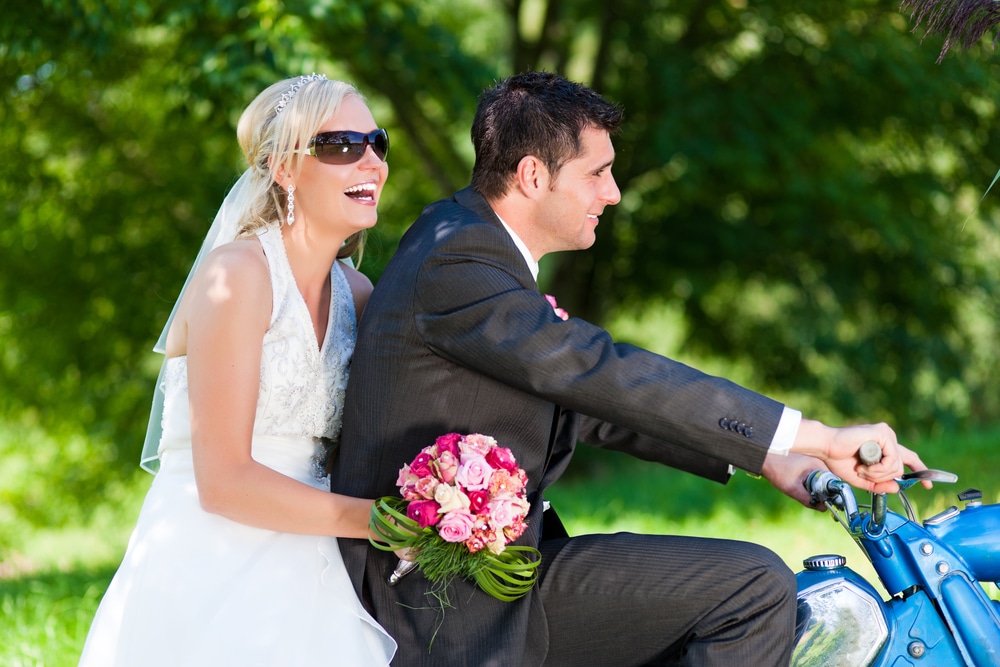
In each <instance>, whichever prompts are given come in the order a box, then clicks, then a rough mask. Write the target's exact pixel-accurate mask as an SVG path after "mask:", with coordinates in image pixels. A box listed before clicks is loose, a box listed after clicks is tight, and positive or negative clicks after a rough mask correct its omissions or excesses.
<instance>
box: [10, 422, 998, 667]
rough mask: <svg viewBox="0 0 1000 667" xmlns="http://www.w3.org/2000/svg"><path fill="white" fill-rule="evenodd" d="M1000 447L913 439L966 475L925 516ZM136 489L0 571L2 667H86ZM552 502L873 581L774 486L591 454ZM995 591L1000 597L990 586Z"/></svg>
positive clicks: (599, 528) (590, 521) (858, 559)
mask: <svg viewBox="0 0 1000 667" xmlns="http://www.w3.org/2000/svg"><path fill="white" fill-rule="evenodd" d="M998 438H1000V429H994V430H990V431H981V432H976V433H970V434H963V435H961V436H954V437H952V436H948V437H941V438H936V439H934V440H933V441H926V442H913V441H908V444H910V445H911V446H912V447H914V448H915V449H917V450H918V451H919V452H920V454H921V456H922V458H923V460H924V462H925V463H927V464H928V465H929V466H930V467H932V468H942V469H946V470H950V471H952V472H956V473H958V475H959V482H958V484H953V485H945V484H940V485H938V486H936V487H935V488H934V489H933V490H932V491H926V490H924V489H922V488H921V487H914V488H913V489H911V490H910V493H909V497H910V500H911V501H912V502H913V504H914V505H915V507H916V509H917V513H918V515H919V516H920V517H928V516H930V515H931V514H933V513H936V512H937V511H939V510H941V509H944V508H946V507H948V506H949V505H952V504H956V502H957V501H956V499H955V495H956V494H957V493H958V492H960V491H963V490H965V489H966V488H968V487H970V486H974V487H976V488H979V489H981V490H983V492H984V502H998V501H1000V489H998V488H997V486H996V484H995V483H993V480H994V479H995V473H994V472H992V471H991V470H990V469H989V465H988V464H989V463H990V462H992V461H993V460H995V458H996V454H995V453H994V452H995V451H996V445H995V443H996V442H997V439H998ZM143 474H144V473H143ZM132 486H133V487H134V491H133V492H132V496H131V497H130V500H129V501H128V502H127V503H126V505H125V506H119V507H116V508H113V509H109V510H108V511H107V512H104V513H98V515H97V517H96V518H95V521H94V524H93V525H91V526H84V527H78V528H74V529H67V530H60V531H36V532H35V533H31V534H30V535H29V536H28V537H27V538H25V540H24V547H23V549H21V551H19V552H18V554H17V555H16V556H15V555H12V554H8V555H7V556H6V557H5V560H4V561H3V562H0V616H2V619H3V622H2V623H0V667H71V666H74V665H76V663H77V659H78V657H79V653H80V649H81V647H82V645H83V641H84V638H85V637H86V633H87V629H88V627H89V625H90V620H91V618H92V616H93V614H94V611H95V609H96V607H97V603H98V602H99V600H100V598H101V596H102V595H103V593H104V590H105V588H106V587H107V584H108V582H109V581H110V579H111V576H112V575H113V574H114V570H115V568H116V566H117V564H118V561H119V559H120V558H121V554H122V553H123V552H124V549H125V544H126V542H127V539H128V534H129V531H130V529H131V525H132V524H133V523H134V521H135V517H136V515H137V514H138V509H139V504H140V503H141V500H142V494H143V493H144V489H145V488H146V487H147V486H148V481H147V478H139V481H138V482H137V483H136V484H134V485H132ZM548 496H549V499H550V500H551V501H552V502H553V504H554V505H555V506H556V507H557V508H558V509H559V512H560V515H561V516H562V518H563V520H564V522H565V523H566V525H567V527H568V528H569V530H570V532H571V533H573V534H581V533H585V532H601V533H604V532H616V531H623V530H624V531H633V532H645V533H665V534H684V535H700V536H705V537H726V538H737V539H744V540H749V541H753V542H758V543H761V544H764V545H766V546H768V547H770V548H771V549H773V550H774V551H776V552H777V553H778V554H779V555H781V557H782V558H783V559H784V560H785V562H786V563H788V565H789V566H790V567H791V568H792V569H793V570H795V571H798V570H800V569H802V559H803V558H805V557H808V556H811V555H814V554H818V553H840V554H842V555H845V556H847V558H848V565H850V566H851V567H853V568H854V569H855V570H857V571H858V572H860V573H861V574H862V575H864V576H866V577H873V575H872V572H871V569H870V566H869V565H868V563H867V561H866V560H865V558H864V556H863V554H862V553H861V551H860V550H859V549H858V548H857V547H856V546H855V545H854V543H853V541H851V539H850V538H849V537H848V536H847V535H846V533H845V532H844V531H843V529H841V528H840V526H839V525H837V524H835V523H834V522H833V521H832V520H831V519H830V516H829V515H828V514H820V513H817V512H813V511H810V510H807V509H805V508H803V507H801V506H800V505H798V504H797V503H794V502H793V501H791V500H789V499H788V498H786V497H785V496H783V495H782V494H780V493H778V492H777V491H775V490H774V489H772V488H771V487H770V485H769V484H768V483H767V482H766V481H764V480H758V479H752V478H750V477H747V476H745V475H742V474H738V475H737V476H736V477H734V478H733V480H732V481H731V482H730V483H729V484H728V485H726V486H722V485H719V484H714V483H710V482H705V481H703V480H700V479H696V478H693V477H691V476H690V475H684V474H680V473H677V472H675V471H672V470H668V469H664V468H662V467H660V466H656V465H653V464H648V463H643V462H638V461H633V460H631V459H630V458H628V457H626V456H623V455H619V454H614V453H611V454H609V453H605V452H594V451H589V450H583V451H581V452H580V454H579V455H578V456H577V457H576V459H575V460H574V463H573V467H572V468H571V469H570V471H569V473H568V474H567V475H566V476H565V477H564V478H563V479H562V480H560V481H559V483H558V484H557V485H556V486H555V487H554V488H552V489H551V491H550V493H549V494H548ZM890 506H891V507H893V508H894V509H898V508H899V505H898V503H890ZM873 583H874V582H873ZM990 592H991V593H992V594H993V595H996V589H995V588H994V587H993V586H992V585H990Z"/></svg>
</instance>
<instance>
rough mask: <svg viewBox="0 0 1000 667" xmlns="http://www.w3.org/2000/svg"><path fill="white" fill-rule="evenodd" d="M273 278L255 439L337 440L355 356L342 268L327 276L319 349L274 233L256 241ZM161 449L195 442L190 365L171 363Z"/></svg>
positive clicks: (351, 315) (271, 230)
mask: <svg viewBox="0 0 1000 667" xmlns="http://www.w3.org/2000/svg"><path fill="white" fill-rule="evenodd" d="M258 238H259V239H260V243H261V246H262V247H263V249H264V255H265V256H266V257H267V263H268V267H269V269H270V272H271V292H272V304H273V306H272V311H271V322H270V325H269V327H268V329H267V332H265V334H264V342H263V354H262V356H261V364H260V393H259V396H258V399H257V413H256V419H255V422H254V428H253V432H254V435H255V436H299V437H302V436H305V437H313V438H316V437H322V438H329V439H332V440H334V441H336V440H338V439H339V437H340V425H341V420H342V418H343V407H344V391H345V389H346V387H347V375H348V370H349V367H350V363H351V355H352V353H353V350H354V340H355V336H356V318H355V313H354V299H353V296H352V294H351V289H350V285H349V284H348V282H347V278H346V277H345V275H344V273H343V270H342V269H341V267H340V266H339V264H340V263H339V262H335V263H334V267H333V269H332V270H331V272H330V320H329V322H328V324H327V328H326V338H325V340H324V341H323V344H322V347H317V345H316V335H315V333H314V330H313V326H312V320H311V319H310V317H309V312H308V310H307V308H306V304H305V301H304V299H303V298H302V295H301V294H300V293H299V290H298V287H297V286H296V284H295V279H294V277H293V276H292V269H291V266H290V265H289V263H288V257H287V256H286V254H285V246H284V244H283V243H282V241H281V232H280V230H278V229H276V228H269V229H265V230H262V231H261V232H260V233H259V234H258ZM164 383H165V386H164V394H165V398H164V407H163V437H162V439H161V444H160V448H161V449H163V448H164V447H165V446H167V447H169V446H171V444H174V443H178V442H183V441H190V437H191V420H190V414H189V407H188V395H187V359H186V357H175V358H172V359H170V360H169V361H168V365H167V371H166V376H165V380H164Z"/></svg>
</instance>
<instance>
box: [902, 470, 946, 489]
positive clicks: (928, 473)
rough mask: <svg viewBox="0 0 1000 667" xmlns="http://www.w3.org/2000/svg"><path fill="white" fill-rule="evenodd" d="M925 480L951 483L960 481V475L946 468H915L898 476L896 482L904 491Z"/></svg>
mask: <svg viewBox="0 0 1000 667" xmlns="http://www.w3.org/2000/svg"><path fill="white" fill-rule="evenodd" d="M924 480H930V481H931V482H941V483H943V484H951V483H954V482H957V481H958V475H956V474H955V473H953V472H946V471H944V470H914V471H913V472H908V473H905V474H904V475H903V476H902V477H897V478H896V480H895V481H896V484H899V489H900V491H902V490H904V489H908V488H910V487H911V486H913V485H914V484H916V483H917V482H922V481H924Z"/></svg>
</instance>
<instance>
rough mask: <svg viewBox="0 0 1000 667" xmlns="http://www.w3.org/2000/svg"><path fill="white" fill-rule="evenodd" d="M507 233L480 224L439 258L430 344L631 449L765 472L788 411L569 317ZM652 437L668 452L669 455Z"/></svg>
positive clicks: (422, 325)
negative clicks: (559, 312) (609, 427)
mask: <svg viewBox="0 0 1000 667" xmlns="http://www.w3.org/2000/svg"><path fill="white" fill-rule="evenodd" d="M504 235H505V232H504V231H503V230H502V229H501V228H498V227H495V226H493V225H485V224H484V225H472V226H469V227H466V228H464V229H462V230H461V231H459V232H458V233H456V234H454V235H453V236H451V237H449V239H447V240H446V241H444V242H443V243H441V244H440V245H439V246H438V248H437V249H436V251H435V252H433V253H431V254H429V255H428V257H427V260H426V261H425V262H424V264H423V266H422V268H421V270H420V272H419V274H418V278H417V280H418V289H416V290H415V294H416V295H418V296H417V297H416V302H415V303H414V317H415V318H416V321H415V324H416V328H417V331H418V332H419V335H420V336H422V337H423V339H424V342H425V344H426V345H427V346H428V347H430V348H431V349H432V350H434V352H435V353H436V354H439V355H441V356H443V357H445V358H447V359H449V360H451V361H453V362H454V363H457V364H460V365H463V366H466V367H468V368H472V369H474V370H476V371H477V372H480V373H483V374H485V375H487V376H489V377H492V378H494V379H496V380H498V381H501V382H504V383H506V384H508V385H510V386H512V387H515V388H517V389H519V390H520V391H524V392H527V393H529V394H532V395H534V396H537V397H541V398H544V399H546V400H548V401H551V402H552V403H555V404H557V405H560V406H562V407H563V408H566V409H570V410H574V411H576V412H578V413H580V414H581V415H590V416H591V417H592V418H594V419H597V420H599V421H604V422H608V423H609V424H614V425H617V426H619V427H623V428H624V429H627V430H630V431H634V432H635V433H636V434H637V435H636V438H635V439H633V440H632V441H631V442H629V441H627V439H626V440H623V441H621V443H622V447H621V449H622V451H629V452H630V453H634V454H636V455H638V456H641V457H642V458H648V459H652V460H662V459H663V458H664V454H665V452H666V451H667V450H672V449H673V448H680V449H681V450H686V451H687V454H686V456H688V458H689V459H690V457H691V456H707V457H709V458H711V459H714V460H715V461H717V462H727V463H731V464H733V465H735V466H737V467H739V468H742V469H744V470H749V471H751V472H756V471H759V470H760V466H761V465H762V463H763V460H764V456H765V455H766V453H767V448H768V445H769V444H770V442H771V438H772V437H773V435H774V431H775V429H776V428H777V423H778V420H779V418H780V415H781V409H782V406H781V404H780V403H777V402H776V401H773V400H771V399H769V398H767V397H765V396H762V395H760V394H757V393H755V392H752V391H749V390H747V389H744V388H742V387H739V386H738V385H736V384H734V383H732V382H729V381H728V380H724V379H721V378H716V377H712V376H709V375H706V374H704V373H701V372H700V371H697V370H695V369H693V368H690V367H688V366H686V365H684V364H681V363H679V362H676V361H673V360H670V359H667V358H666V357H662V356H660V355H656V354H654V353H652V352H649V351H646V350H643V349H640V348H638V347H635V346H632V345H627V344H622V343H615V342H614V341H613V340H612V339H611V336H610V335H609V334H608V333H607V332H606V331H604V330H603V329H601V328H600V327H597V326H595V325H593V324H590V323H588V322H586V321H584V320H580V319H577V318H571V319H570V320H568V321H563V320H561V319H559V318H558V317H556V315H555V313H554V312H553V310H552V307H551V306H550V305H549V303H548V302H547V301H546V300H545V298H544V296H542V295H541V294H539V292H538V291H537V288H535V286H534V283H533V282H532V281H531V280H530V274H528V277H527V279H525V276H524V274H526V273H527V269H526V267H523V264H524V262H523V259H522V258H520V256H519V255H517V254H516V252H517V251H516V248H514V247H513V244H512V243H511V242H510V239H509V238H505V236H504ZM511 267H514V268H511ZM521 269H523V271H521ZM733 425H738V428H734V427H733ZM638 436H646V438H639V437H638ZM652 441H660V442H661V443H662V446H664V447H665V448H666V449H665V450H664V451H663V452H659V453H658V452H657V451H655V449H656V447H655V446H654V445H652V444H651V443H652ZM640 444H641V447H640V446H639V445H640Z"/></svg>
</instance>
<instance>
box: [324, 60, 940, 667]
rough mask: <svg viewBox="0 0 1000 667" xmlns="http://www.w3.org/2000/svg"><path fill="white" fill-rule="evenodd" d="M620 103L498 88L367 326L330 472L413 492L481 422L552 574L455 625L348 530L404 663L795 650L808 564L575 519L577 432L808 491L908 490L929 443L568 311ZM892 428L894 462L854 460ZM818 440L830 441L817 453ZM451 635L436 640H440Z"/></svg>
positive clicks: (479, 603)
mask: <svg viewBox="0 0 1000 667" xmlns="http://www.w3.org/2000/svg"><path fill="white" fill-rule="evenodd" d="M621 119H622V114H621V111H620V109H619V108H618V107H616V106H615V105H613V104H611V103H609V102H608V101H606V100H604V99H603V98H602V97H600V96H599V95H598V94H597V93H595V92H593V91H591V90H589V89H587V88H585V87H584V86H582V85H579V84H575V83H571V82H569V81H566V80H565V79H563V78H561V77H559V76H557V75H554V74H548V73H538V72H532V73H527V74H522V75H518V76H515V77H511V78H509V79H507V80H505V81H503V82H501V83H499V84H498V85H496V86H495V87H494V88H492V89H490V90H487V91H486V92H485V93H484V94H483V95H482V97H481V98H480V101H479V106H478V109H477V112H476V116H475V120H474V122H473V126H472V140H473V144H474V147H475V151H476V163H475V167H474V169H473V174H472V184H471V187H469V188H466V189H464V190H462V191H460V192H458V193H456V194H455V195H454V196H453V197H451V198H450V199H445V200H442V201H439V202H436V203H434V204H432V205H430V206H428V207H427V208H426V209H425V210H424V212H423V214H422V215H421V216H420V218H419V219H418V220H417V221H416V222H415V223H414V225H413V226H412V227H411V228H410V230H409V231H408V232H407V233H406V235H405V236H404V237H403V239H402V241H401V243H400V246H399V250H398V251H397V253H396V255H395V257H394V258H393V259H392V261H391V262H390V263H389V265H388V267H387V268H386V270H385V273H384V274H383V275H382V277H381V278H380V279H379V281H378V285H377V287H376V288H375V292H374V293H373V295H372V297H371V300H370V302H369V303H368V305H367V307H366V309H365V314H364V317H363V319H362V321H361V324H360V330H359V333H358V341H357V348H356V350H355V353H354V360H353V363H352V369H351V379H350V384H349V386H348V389H347V401H346V404H345V408H344V410H345V413H344V426H343V433H342V437H341V445H340V449H341V451H340V454H339V455H338V463H337V465H336V466H335V468H334V473H333V483H332V489H333V491H335V492H338V493H345V494H349V495H354V496H362V497H367V498H373V497H378V496H382V495H398V489H397V488H396V478H397V473H398V470H399V468H400V467H402V465H403V464H404V463H407V462H409V461H411V460H412V459H413V457H414V456H415V455H416V454H417V452H418V451H419V450H420V449H421V448H423V447H425V446H427V445H430V444H432V443H433V442H434V440H435V438H436V437H437V436H439V435H442V434H445V433H449V432H457V433H484V434H488V435H492V436H493V437H495V438H496V440H497V442H498V443H499V444H500V445H502V446H505V447H509V448H510V449H511V450H512V451H513V452H514V455H515V456H516V457H517V460H518V462H519V464H520V465H521V466H522V467H523V468H524V469H525V471H526V472H527V474H528V479H529V488H528V491H529V494H530V495H529V498H528V500H529V501H530V502H531V511H530V515H529V517H528V529H527V531H526V532H525V533H524V535H523V536H522V537H521V538H520V539H519V540H518V541H517V544H525V545H531V546H536V547H537V548H538V549H539V550H540V551H541V553H542V565H541V569H540V575H539V579H538V583H537V585H536V586H535V588H534V589H533V590H532V591H531V592H530V593H529V594H528V595H527V596H526V597H524V598H522V599H520V600H518V601H516V602H510V603H506V602H500V601H498V600H496V599H494V598H492V597H490V596H489V595H486V594H485V593H482V592H481V591H479V590H478V589H477V588H476V587H475V585H474V584H470V583H467V582H464V581H459V582H456V583H454V584H453V586H452V588H451V590H450V595H449V599H450V603H451V605H452V606H451V607H450V608H448V609H446V610H445V613H444V617H443V622H442V624H441V626H440V628H439V629H437V631H436V635H435V628H436V626H437V623H438V622H439V621H440V619H439V617H438V614H437V610H436V609H434V601H433V600H432V599H429V598H428V596H427V591H428V589H429V584H428V581H427V580H426V579H425V578H424V577H423V575H422V574H420V573H419V571H415V572H413V573H411V574H409V575H407V576H406V577H404V578H403V579H402V580H401V581H400V582H399V583H398V584H397V585H396V586H394V587H390V586H389V585H388V584H387V583H386V580H387V577H388V576H389V574H390V573H391V572H392V570H393V567H394V566H395V565H396V562H397V560H396V558H395V556H393V554H391V553H385V552H381V551H378V550H376V549H373V548H370V547H369V546H368V544H367V543H366V542H364V541H359V540H341V541H340V544H341V550H342V553H343V555H344V561H345V563H346V565H347V568H348V571H349V573H350V576H351V578H352V580H353V581H354V584H355V587H356V588H357V590H358V593H359V595H360V597H361V599H362V600H363V601H364V603H365V605H366V606H367V607H368V609H369V610H370V611H371V612H372V613H373V615H374V616H375V618H376V619H377V620H378V621H379V623H381V624H382V625H383V626H384V627H385V629H386V630H387V631H388V632H389V633H390V634H392V636H393V637H394V638H395V639H396V640H397V641H398V642H399V652H398V654H397V657H396V660H395V661H394V664H395V665H427V666H431V665H433V666H435V667H440V666H442V665H444V666H449V665H453V666H455V667H470V666H473V665H474V666H476V667H480V666H487V665H489V666H493V665H497V666H501V665H502V666H507V665H509V666H511V667H523V666H534V665H542V664H544V665H572V666H574V667H580V666H584V665H602V666H603V665H615V666H624V665H650V664H671V663H674V662H678V661H679V662H680V663H681V664H688V665H787V664H788V661H789V656H790V654H791V649H792V635H793V626H794V622H795V580H794V577H793V576H792V573H791V571H790V570H789V569H788V568H787V567H786V566H785V565H784V564H783V563H782V561H781V560H780V559H779V558H778V557H777V556H776V555H775V554H773V553H771V552H770V551H768V550H767V549H764V548H762V547H760V546H757V545H754V544H749V543H744V542H737V541H730V540H710V539H704V538H689V537H677V536H663V535H633V534H624V533H619V534H616V535H584V536H580V537H568V536H567V535H566V533H565V531H564V530H563V529H562V526H561V524H560V522H559V521H558V519H557V518H556V517H555V515H554V513H553V512H552V511H551V510H550V511H544V512H543V509H544V507H545V505H546V503H545V502H544V490H545V488H546V487H547V486H549V485H550V484H552V483H553V482H554V481H555V480H556V479H558V478H559V476H560V475H561V474H562V473H563V471H564V470H565V469H566V466H567V465H568V463H569V460H570V457H571V456H572V454H573V449H574V447H575V446H576V444H577V443H578V442H582V443H585V444H588V445H594V446H597V447H604V448H607V449H614V450H619V451H623V452H627V453H629V454H632V455H634V456H637V457H639V458H642V459H647V460H650V461H656V462H659V463H663V464H665V465H669V466H672V467H675V468H679V469H681V470H686V471H688V472H691V473H694V474H697V475H700V476H702V477H706V478H709V479H713V480H716V481H719V482H723V483H725V482H726V480H727V479H728V478H729V476H730V474H731V470H732V466H735V467H736V468H740V469H743V470H746V471H748V472H751V473H755V474H757V473H763V475H764V476H765V477H767V478H768V480H769V481H770V482H771V483H772V484H774V485H775V486H776V487H778V488H779V489H781V490H782V491H784V492H786V493H787V494H789V495H791V496H792V497H794V498H796V499H797V500H799V501H801V502H803V503H807V502H808V498H807V497H806V495H805V492H804V491H803V490H802V484H801V482H802V479H803V478H804V476H805V474H806V472H807V471H808V470H811V469H815V468H820V467H824V466H828V467H829V468H830V469H832V470H833V471H834V472H836V473H837V474H838V475H840V476H841V477H843V478H844V479H846V480H847V481H849V482H850V483H852V484H855V485H857V486H859V487H861V488H868V489H872V488H874V487H875V486H876V483H877V484H878V487H879V489H880V490H894V489H895V484H894V483H893V482H892V481H891V480H892V478H893V477H897V476H899V475H900V474H901V473H902V471H903V465H904V463H905V464H907V465H910V466H913V467H917V468H922V467H923V465H922V464H921V463H920V460H919V458H917V457H916V455H914V454H913V453H912V452H909V451H908V450H906V449H904V448H902V447H900V446H899V445H898V444H897V443H896V437H895V434H894V433H893V432H892V430H891V429H890V428H889V427H888V426H886V425H884V424H880V425H874V426H859V427H851V428H845V429H835V428H831V427H828V426H825V425H823V424H820V423H819V422H815V421H811V420H804V419H802V418H801V415H800V414H799V413H798V412H796V411H794V410H791V409H788V408H785V407H784V406H782V405H781V404H780V403H777V402H775V401H773V400H771V399H769V398H766V397H764V396H761V395H759V394H756V393H754V392H752V391H749V390H747V389H743V388H741V387H739V386H737V385H735V384H733V383H731V382H729V381H727V380H723V379H720V378H715V377H710V376H707V375H704V374H702V373H700V372H698V371H696V370H694V369H691V368H689V367H686V366H684V365H682V364H680V363H677V362H674V361H671V360H669V359H666V358H664V357H661V356H658V355H655V354H653V353H651V352H647V351H645V350H642V349H639V348H636V347H633V346H630V345H625V344H620V343H615V342H614V341H613V340H612V339H611V337H610V335H609V334H608V333H607V332H605V331H603V330H602V329H600V328H599V327H597V326H594V325H593V324H590V323H588V322H585V321H583V320H580V319H575V318H570V319H568V320H564V319H562V317H560V314H558V313H556V312H555V310H554V307H553V305H551V304H550V303H549V301H548V300H547V299H546V298H545V296H544V295H542V294H540V293H539V291H538V288H537V286H536V284H535V280H536V276H537V271H538V260H539V259H540V258H541V257H542V256H543V255H546V254H547V253H550V252H556V251H560V250H576V249H584V248H588V247H589V246H590V245H591V244H593V243H594V239H595V228H596V227H597V223H598V220H599V217H600V215H601V213H602V212H603V211H604V209H605V207H607V206H613V205H614V204H617V203H618V201H619V198H620V193H619V190H618V186H617V185H616V184H615V180H614V178H613V177H612V175H611V166H612V163H613V162H614V156H615V152H614V148H613V146H612V143H611V135H612V134H613V133H614V132H615V131H616V130H617V129H618V126H619V124H620V123H621ZM865 440H876V441H877V442H878V443H879V444H880V445H881V446H882V449H883V455H884V458H883V461H882V462H881V463H880V464H877V465H875V466H871V467H862V466H860V465H858V464H857V461H856V459H855V458H854V456H855V453H856V452H857V450H858V448H859V446H860V445H861V443H862V442H864V441H865ZM813 457H816V458H813ZM432 637H434V641H433V646H432V647H431V649H430V650H428V646H429V645H430V644H431V639H432Z"/></svg>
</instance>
